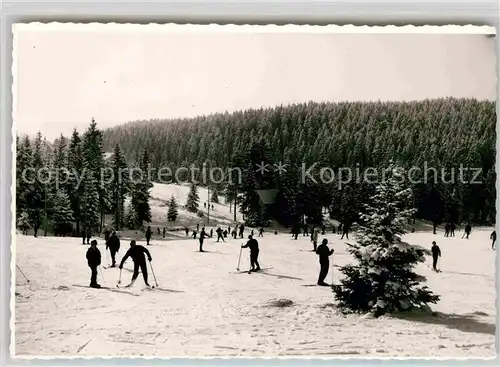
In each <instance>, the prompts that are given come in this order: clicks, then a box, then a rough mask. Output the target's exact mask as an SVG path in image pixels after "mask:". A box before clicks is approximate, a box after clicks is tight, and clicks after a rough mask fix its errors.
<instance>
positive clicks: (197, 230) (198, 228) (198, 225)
mask: <svg viewBox="0 0 500 367" xmlns="http://www.w3.org/2000/svg"><path fill="white" fill-rule="evenodd" d="M199 231H200V223H198V224H196V232H199Z"/></svg>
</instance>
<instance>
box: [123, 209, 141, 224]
mask: <svg viewBox="0 0 500 367" xmlns="http://www.w3.org/2000/svg"><path fill="white" fill-rule="evenodd" d="M123 224H124V225H125V227H127V228H128V229H137V228H139V218H138V217H137V213H136V212H135V210H134V208H133V207H132V205H128V207H127V208H126V209H125V218H124V223H123Z"/></svg>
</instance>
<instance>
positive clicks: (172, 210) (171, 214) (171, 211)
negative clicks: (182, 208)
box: [167, 196, 179, 222]
mask: <svg viewBox="0 0 500 367" xmlns="http://www.w3.org/2000/svg"><path fill="white" fill-rule="evenodd" d="M167 205H168V212H167V219H168V221H169V222H175V221H176V220H177V217H178V215H179V212H178V210H177V201H176V200H175V198H174V197H173V196H172V197H171V198H170V200H169V201H168V204H167Z"/></svg>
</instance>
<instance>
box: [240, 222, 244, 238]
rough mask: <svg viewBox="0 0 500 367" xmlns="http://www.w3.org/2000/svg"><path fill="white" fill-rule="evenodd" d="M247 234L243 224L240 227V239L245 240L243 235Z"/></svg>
mask: <svg viewBox="0 0 500 367" xmlns="http://www.w3.org/2000/svg"><path fill="white" fill-rule="evenodd" d="M244 232H245V226H244V225H243V224H241V225H240V238H243V233H244Z"/></svg>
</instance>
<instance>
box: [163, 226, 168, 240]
mask: <svg viewBox="0 0 500 367" xmlns="http://www.w3.org/2000/svg"><path fill="white" fill-rule="evenodd" d="M166 233H167V229H166V228H165V227H163V238H165V234H166Z"/></svg>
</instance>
